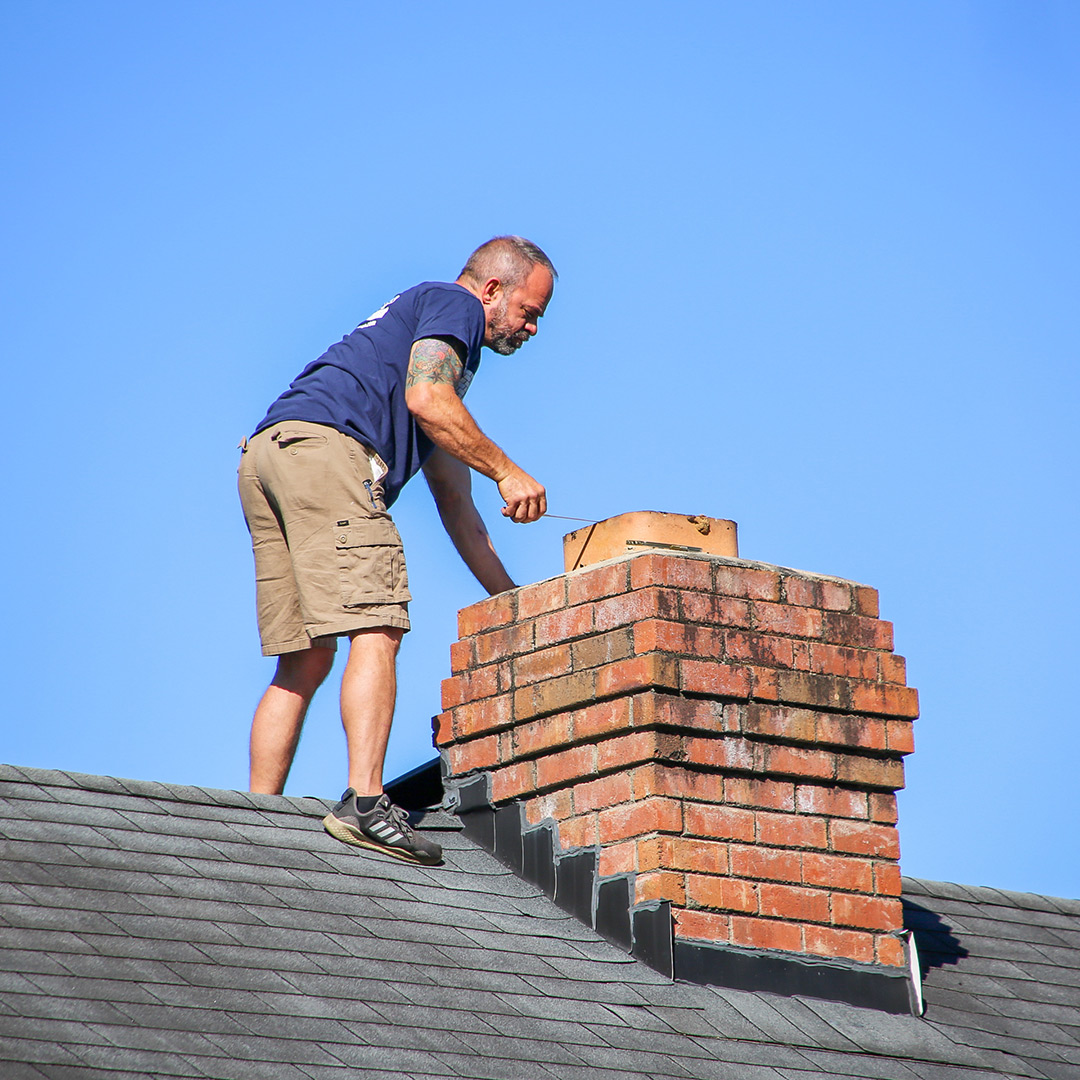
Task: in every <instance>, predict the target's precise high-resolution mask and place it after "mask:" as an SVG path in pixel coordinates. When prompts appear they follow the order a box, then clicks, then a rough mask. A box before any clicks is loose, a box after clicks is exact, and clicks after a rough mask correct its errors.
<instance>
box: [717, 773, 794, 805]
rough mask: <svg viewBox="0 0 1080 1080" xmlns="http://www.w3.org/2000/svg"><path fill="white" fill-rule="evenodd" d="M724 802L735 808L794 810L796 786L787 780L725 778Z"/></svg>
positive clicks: (746, 777) (742, 777) (741, 777)
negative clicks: (755, 807)
mask: <svg viewBox="0 0 1080 1080" xmlns="http://www.w3.org/2000/svg"><path fill="white" fill-rule="evenodd" d="M724 801H725V802H727V803H731V804H733V805H735V806H760V807H764V808H765V809H769V810H794V809H795V785H794V784H791V783H788V782H787V781H786V780H755V779H752V778H751V777H748V776H728V777H725V778H724Z"/></svg>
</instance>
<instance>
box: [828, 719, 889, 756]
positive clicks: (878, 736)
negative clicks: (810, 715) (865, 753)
mask: <svg viewBox="0 0 1080 1080" xmlns="http://www.w3.org/2000/svg"><path fill="white" fill-rule="evenodd" d="M817 736H818V742H819V743H825V744H827V745H832V746H859V747H862V748H864V749H867V750H884V749H886V740H885V721H884V720H876V719H874V718H873V717H869V716H851V715H848V714H843V713H821V714H820V715H819V716H818V724H817Z"/></svg>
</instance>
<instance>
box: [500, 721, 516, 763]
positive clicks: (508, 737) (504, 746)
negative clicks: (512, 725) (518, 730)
mask: <svg viewBox="0 0 1080 1080" xmlns="http://www.w3.org/2000/svg"><path fill="white" fill-rule="evenodd" d="M496 738H498V740H499V763H500V764H502V765H506V764H508V763H509V762H511V761H513V760H514V759H515V758H516V757H517V755H516V754H515V753H514V732H513V729H510V730H508V731H500V732H499V734H498V735H497V736H496Z"/></svg>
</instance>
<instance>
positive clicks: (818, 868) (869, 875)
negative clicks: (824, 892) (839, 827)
mask: <svg viewBox="0 0 1080 1080" xmlns="http://www.w3.org/2000/svg"><path fill="white" fill-rule="evenodd" d="M802 879H803V881H804V882H805V883H806V884H807V885H824V886H826V887H827V888H830V889H840V890H842V891H846V892H861V893H872V892H873V891H874V864H873V863H871V862H870V861H869V860H868V859H856V858H854V857H853V856H851V855H822V854H819V853H816V852H809V851H808V852H807V853H806V854H805V855H804V856H803V860H802Z"/></svg>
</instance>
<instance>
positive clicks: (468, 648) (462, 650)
mask: <svg viewBox="0 0 1080 1080" xmlns="http://www.w3.org/2000/svg"><path fill="white" fill-rule="evenodd" d="M473 645H474V640H473V638H465V640H464V641H455V642H454V643H453V645H451V646H450V670H451V671H453V672H454V673H455V674H456V673H457V672H459V671H465V670H466V669H467V668H470V667H472V666H473V664H475V663H476V658H475V655H474V652H473Z"/></svg>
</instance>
